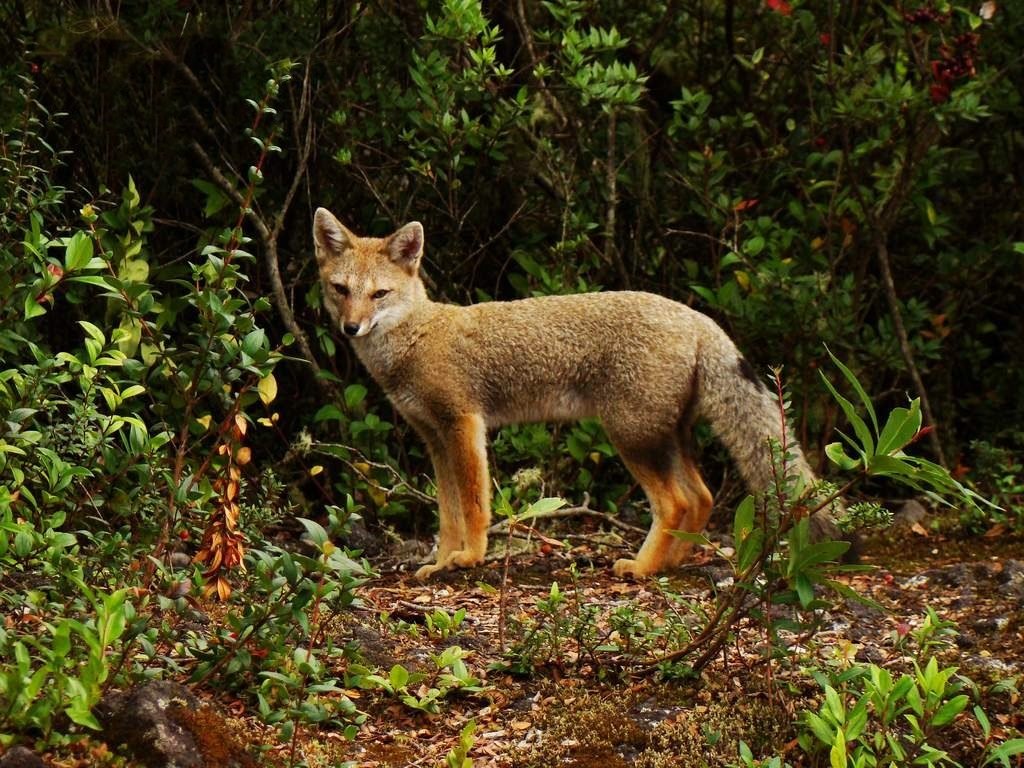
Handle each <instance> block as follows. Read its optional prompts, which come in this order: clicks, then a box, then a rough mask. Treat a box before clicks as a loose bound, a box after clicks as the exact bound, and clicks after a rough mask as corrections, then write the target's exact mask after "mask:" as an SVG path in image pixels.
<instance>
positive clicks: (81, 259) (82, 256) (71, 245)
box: [64, 230, 92, 272]
mask: <svg viewBox="0 0 1024 768" xmlns="http://www.w3.org/2000/svg"><path fill="white" fill-rule="evenodd" d="M91 260H92V238H90V237H89V235H87V234H86V233H85V232H83V231H81V230H79V231H78V232H75V234H73V235H72V236H71V239H70V240H68V244H67V248H66V249H65V251H64V271H65V272H73V271H75V270H78V269H81V268H82V267H84V266H86V265H87V264H88V263H89V262H90V261H91Z"/></svg>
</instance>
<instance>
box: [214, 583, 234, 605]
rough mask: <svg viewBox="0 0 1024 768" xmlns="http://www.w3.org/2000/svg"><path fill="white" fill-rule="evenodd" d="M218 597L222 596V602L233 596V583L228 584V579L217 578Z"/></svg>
mask: <svg viewBox="0 0 1024 768" xmlns="http://www.w3.org/2000/svg"><path fill="white" fill-rule="evenodd" d="M217 597H219V598H220V600H221V602H225V601H226V600H227V599H228V598H229V597H231V585H230V584H228V582H227V580H225V579H221V578H218V579H217Z"/></svg>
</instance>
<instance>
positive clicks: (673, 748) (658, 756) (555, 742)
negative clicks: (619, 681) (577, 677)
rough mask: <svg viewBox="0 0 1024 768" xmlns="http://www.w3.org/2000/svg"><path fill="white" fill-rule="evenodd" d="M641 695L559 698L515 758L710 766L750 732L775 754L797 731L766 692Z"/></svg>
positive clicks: (592, 764)
mask: <svg viewBox="0 0 1024 768" xmlns="http://www.w3.org/2000/svg"><path fill="white" fill-rule="evenodd" d="M659 693H660V694H663V698H661V699H657V698H656V699H650V698H647V699H645V700H644V702H642V703H640V702H638V701H636V700H632V701H630V700H628V699H627V700H623V698H622V697H621V696H618V697H615V698H611V697H605V696H601V695H598V694H589V693H588V694H581V695H579V696H576V697H574V698H573V699H572V700H569V701H566V702H565V703H564V705H562V706H559V705H557V704H555V705H553V706H552V707H551V708H550V709H549V710H548V711H547V712H545V713H543V714H541V715H540V716H539V718H538V719H537V721H536V724H537V726H538V728H539V729H540V730H541V732H542V734H543V735H542V737H541V740H540V742H539V743H537V744H534V745H532V746H531V747H529V748H524V749H521V750H517V751H516V752H514V753H513V755H512V763H513V765H517V766H525V767H526V768H541V766H545V767H546V766H551V765H562V766H572V767H573V768H620V766H621V767H625V766H635V767H636V768H702V767H704V766H708V767H710V766H716V767H717V766H728V765H732V764H734V763H735V761H736V759H737V745H738V743H739V741H740V740H741V739H742V740H743V741H745V742H746V743H747V744H748V745H749V746H750V748H751V749H752V750H753V752H754V754H755V755H758V754H760V755H764V756H770V755H774V754H776V753H777V750H778V749H779V747H780V746H781V744H783V743H784V742H785V741H787V740H788V739H790V738H792V735H793V734H792V724H791V718H790V717H789V716H788V715H787V714H786V713H784V712H782V711H781V710H779V709H777V708H775V707H772V706H771V705H770V704H768V703H766V702H765V701H764V700H763V699H757V698H749V697H748V698H742V699H737V700H735V701H719V700H712V697H711V696H708V695H707V691H702V692H701V693H702V694H704V695H699V696H698V701H703V702H705V703H693V702H689V701H680V699H679V696H678V692H676V691H672V690H669V689H664V690H662V691H659Z"/></svg>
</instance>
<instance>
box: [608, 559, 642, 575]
mask: <svg viewBox="0 0 1024 768" xmlns="http://www.w3.org/2000/svg"><path fill="white" fill-rule="evenodd" d="M612 573H614V574H615V575H616V576H618V577H619V578H620V579H622V578H626V577H627V576H629V577H632V578H634V579H639V578H642V577H644V576H647V575H648V570H647V569H646V568H644V567H643V566H642V565H640V563H639V561H637V560H630V559H629V558H625V557H624V558H622V559H620V560H616V561H615V564H614V565H612Z"/></svg>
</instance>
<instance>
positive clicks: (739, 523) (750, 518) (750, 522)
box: [732, 496, 754, 545]
mask: <svg viewBox="0 0 1024 768" xmlns="http://www.w3.org/2000/svg"><path fill="white" fill-rule="evenodd" d="M752 530H754V497H753V496H747V497H745V498H744V499H743V501H741V502H740V505H739V506H738V507H736V515H735V517H734V518H733V524H732V535H733V541H735V542H736V544H737V545H739V543H740V542H741V541H743V540H744V539H745V538H747V536H749V535H750V532H751V531H752Z"/></svg>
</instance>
